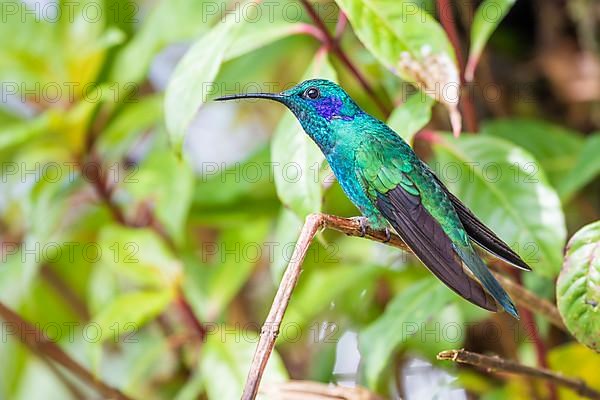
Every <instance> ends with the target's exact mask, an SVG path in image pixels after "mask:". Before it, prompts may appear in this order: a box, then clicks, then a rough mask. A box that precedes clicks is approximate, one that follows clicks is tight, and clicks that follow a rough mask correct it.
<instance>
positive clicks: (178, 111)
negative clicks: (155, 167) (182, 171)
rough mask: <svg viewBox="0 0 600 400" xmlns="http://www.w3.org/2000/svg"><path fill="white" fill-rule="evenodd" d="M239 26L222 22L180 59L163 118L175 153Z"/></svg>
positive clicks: (167, 93) (168, 90) (181, 144)
mask: <svg viewBox="0 0 600 400" xmlns="http://www.w3.org/2000/svg"><path fill="white" fill-rule="evenodd" d="M238 27H239V24H233V23H222V24H218V25H217V26H215V27H214V28H213V29H212V30H211V31H210V32H208V33H207V34H206V35H204V36H202V37H201V38H200V39H199V40H198V41H197V42H196V43H195V44H194V45H193V46H192V47H191V48H190V49H189V50H188V52H187V53H186V54H185V56H183V58H182V59H181V61H180V62H179V64H177V67H176V68H175V71H174V72H173V76H172V77H171V79H170V81H169V84H168V86H167V90H166V92H165V119H166V124H167V130H168V132H169V137H170V139H171V143H172V145H173V146H174V149H175V152H176V153H178V154H180V153H181V148H182V146H183V140H184V137H185V134H186V132H187V129H188V126H189V124H190V122H191V121H192V119H193V118H194V116H195V115H196V112H197V111H198V108H199V107H200V106H201V105H202V104H204V103H205V102H206V100H207V99H208V95H209V90H208V87H209V85H211V84H212V82H213V80H214V79H215V78H216V76H217V73H218V72H219V68H220V67H221V64H222V62H223V58H224V56H225V52H226V51H227V49H228V48H229V46H230V45H231V42H232V41H233V37H234V36H235V34H236V33H237V29H239V28H238Z"/></svg>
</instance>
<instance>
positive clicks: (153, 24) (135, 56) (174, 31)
mask: <svg viewBox="0 0 600 400" xmlns="http://www.w3.org/2000/svg"><path fill="white" fill-rule="evenodd" d="M207 3H208V2H207V1H205V0H160V1H159V2H158V4H156V5H155V6H154V7H153V8H152V9H151V11H150V13H149V14H148V16H147V17H145V19H144V21H143V23H142V26H141V28H140V29H139V31H138V32H137V33H136V34H135V35H134V36H133V38H132V39H131V40H130V41H129V42H128V43H127V45H126V46H124V47H123V48H122V49H121V50H120V51H119V52H118V53H117V56H116V57H115V60H114V62H113V63H112V66H111V70H110V74H109V77H110V80H111V81H117V82H120V83H122V84H123V85H125V84H129V83H135V82H140V81H141V80H142V79H143V78H144V76H145V75H146V74H147V72H148V69H149V68H150V64H151V62H152V60H153V58H154V56H155V55H156V53H158V52H159V51H160V50H161V49H162V48H164V47H165V46H167V45H169V44H171V43H176V42H179V41H184V40H186V39H191V38H193V37H195V36H196V35H198V34H200V33H202V32H205V31H207V30H208V29H209V25H208V22H209V21H208V19H209V16H207V15H205V9H206V7H208V6H207ZM131 4H132V3H130V4H129V5H127V6H121V7H120V8H118V11H116V10H117V9H115V8H114V7H113V11H114V12H113V13H115V14H116V13H117V12H118V14H119V16H120V17H121V18H120V19H121V20H124V21H133V20H136V19H138V18H140V17H141V13H138V14H135V13H134V12H133V11H135V9H137V6H136V7H132V6H131ZM213 4H214V3H212V4H211V6H212V5H213ZM210 19H212V18H210Z"/></svg>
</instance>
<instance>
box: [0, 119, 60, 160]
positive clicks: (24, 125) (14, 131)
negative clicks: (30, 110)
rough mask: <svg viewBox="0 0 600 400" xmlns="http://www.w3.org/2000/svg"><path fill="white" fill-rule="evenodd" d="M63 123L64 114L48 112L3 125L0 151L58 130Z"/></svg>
mask: <svg viewBox="0 0 600 400" xmlns="http://www.w3.org/2000/svg"><path fill="white" fill-rule="evenodd" d="M61 122H62V114H60V113H58V112H56V111H48V112H46V113H44V114H42V115H40V116H39V117H36V118H34V119H31V120H27V121H19V122H14V123H11V124H7V125H3V126H2V128H0V151H2V150H6V149H11V148H12V147H14V146H18V145H21V144H23V143H26V142H29V141H32V140H33V139H35V138H38V137H40V136H42V135H44V134H47V133H48V132H49V131H52V130H53V129H56V127H57V126H59V124H60V123H61Z"/></svg>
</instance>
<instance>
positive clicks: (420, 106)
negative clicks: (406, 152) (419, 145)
mask: <svg viewBox="0 0 600 400" xmlns="http://www.w3.org/2000/svg"><path fill="white" fill-rule="evenodd" d="M433 103H434V102H433V99H432V98H431V97H429V96H427V95H425V94H424V93H422V92H418V93H415V94H413V95H412V96H410V97H409V98H408V99H407V100H406V102H405V103H404V104H402V105H400V106H399V107H396V108H395V109H394V111H392V114H391V115H390V117H389V118H388V121H387V124H388V126H389V127H390V128H392V129H393V130H394V131H395V132H396V133H397V134H398V135H400V137H402V139H404V140H405V141H406V142H407V143H408V144H410V145H412V142H413V137H414V136H415V133H417V132H418V131H419V130H420V129H421V128H423V127H424V126H425V125H426V124H427V123H428V122H429V120H430V119H431V107H433Z"/></svg>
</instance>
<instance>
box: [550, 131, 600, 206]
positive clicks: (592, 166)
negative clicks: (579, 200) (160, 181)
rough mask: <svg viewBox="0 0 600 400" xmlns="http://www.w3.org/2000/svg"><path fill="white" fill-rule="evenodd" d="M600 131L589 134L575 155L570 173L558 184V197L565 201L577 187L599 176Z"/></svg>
mask: <svg viewBox="0 0 600 400" xmlns="http://www.w3.org/2000/svg"><path fill="white" fill-rule="evenodd" d="M599 154H600V133H596V134H594V135H592V136H590V137H589V138H588V139H587V140H586V141H585V143H584V144H583V148H582V149H581V152H580V153H579V156H578V157H577V161H576V162H575V164H574V165H573V169H572V170H571V172H570V173H568V174H565V177H564V179H562V180H561V181H560V182H559V184H558V193H559V195H560V197H561V198H562V199H563V200H565V201H567V200H568V199H569V198H571V197H572V196H573V194H575V192H577V191H578V190H579V189H581V188H582V187H584V186H585V185H586V184H588V183H590V182H591V181H593V180H594V179H597V178H598V177H599V176H600V157H599V156H598V155H599Z"/></svg>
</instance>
